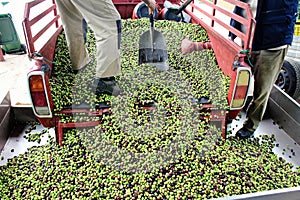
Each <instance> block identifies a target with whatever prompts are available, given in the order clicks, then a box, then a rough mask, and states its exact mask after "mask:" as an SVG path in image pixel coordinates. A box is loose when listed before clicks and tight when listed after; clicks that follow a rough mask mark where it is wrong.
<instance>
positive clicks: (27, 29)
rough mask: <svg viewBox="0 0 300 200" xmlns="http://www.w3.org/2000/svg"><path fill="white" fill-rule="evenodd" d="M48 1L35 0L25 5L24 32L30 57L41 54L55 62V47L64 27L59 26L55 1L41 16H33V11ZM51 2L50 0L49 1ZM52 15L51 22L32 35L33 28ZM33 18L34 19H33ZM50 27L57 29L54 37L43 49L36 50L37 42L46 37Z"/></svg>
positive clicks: (49, 38) (52, 0)
mask: <svg viewBox="0 0 300 200" xmlns="http://www.w3.org/2000/svg"><path fill="white" fill-rule="evenodd" d="M45 1H47V0H35V1H32V2H28V3H26V4H25V11H24V20H23V23H22V25H23V30H24V35H25V40H26V45H27V49H28V55H29V57H33V56H34V54H35V53H37V52H38V53H39V54H41V55H42V56H43V57H44V58H46V60H50V61H52V60H53V56H54V51H55V45H56V40H57V36H58V35H59V34H60V33H61V32H62V26H61V25H59V18H60V16H59V15H58V14H57V8H56V5H55V1H54V0H51V2H52V6H50V7H49V8H48V9H46V10H44V11H43V12H42V13H41V14H39V15H37V16H32V15H31V10H32V9H33V8H34V7H35V6H38V5H39V4H41V3H43V2H45ZM48 2H49V0H48ZM50 13H53V15H51V16H52V17H53V18H52V19H51V21H50V22H48V23H47V24H45V25H44V27H42V28H41V29H40V30H39V31H38V32H37V33H36V34H35V35H33V33H32V27H33V26H34V25H35V24H36V23H37V22H39V21H40V20H42V19H43V18H44V17H45V16H47V17H49V16H50V15H49V14H50ZM32 17H33V18H32ZM31 18H32V19H31ZM50 27H53V28H55V31H54V33H53V34H52V35H50V36H49V37H48V41H46V42H45V44H44V45H43V47H42V48H41V49H36V48H35V46H36V42H37V40H38V39H39V38H41V36H45V32H46V31H47V30H49V28H50ZM48 64H49V65H50V67H51V66H52V63H51V62H50V63H48Z"/></svg>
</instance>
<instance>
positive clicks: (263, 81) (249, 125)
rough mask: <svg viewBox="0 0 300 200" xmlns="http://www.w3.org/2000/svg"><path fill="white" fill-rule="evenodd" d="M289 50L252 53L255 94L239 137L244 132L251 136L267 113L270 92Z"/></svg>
mask: <svg viewBox="0 0 300 200" xmlns="http://www.w3.org/2000/svg"><path fill="white" fill-rule="evenodd" d="M286 52H287V49H281V50H274V51H273V50H272V51H271V50H262V51H255V52H252V55H251V60H252V63H253V65H254V92H253V100H252V102H251V103H250V105H249V107H248V109H247V114H246V120H245V122H244V125H243V128H242V130H240V131H238V132H237V134H238V136H241V135H243V133H241V132H242V131H244V132H247V131H248V134H246V137H248V136H250V135H249V134H252V133H254V131H255V130H256V129H257V127H258V125H259V123H260V121H261V120H262V118H263V115H264V113H265V110H266V107H267V103H268V99H269V95H270V92H271V90H272V88H273V85H274V83H275V81H276V79H277V77H278V74H279V72H280V70H281V67H282V63H283V60H284V57H285V55H286Z"/></svg>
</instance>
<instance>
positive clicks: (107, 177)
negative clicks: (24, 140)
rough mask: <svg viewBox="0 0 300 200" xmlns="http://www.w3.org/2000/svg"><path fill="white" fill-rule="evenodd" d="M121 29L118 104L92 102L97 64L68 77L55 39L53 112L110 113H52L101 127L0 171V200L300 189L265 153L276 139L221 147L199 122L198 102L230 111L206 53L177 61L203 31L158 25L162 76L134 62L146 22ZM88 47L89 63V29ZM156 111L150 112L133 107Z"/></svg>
mask: <svg viewBox="0 0 300 200" xmlns="http://www.w3.org/2000/svg"><path fill="white" fill-rule="evenodd" d="M122 22H123V29H122V30H123V33H122V42H121V44H122V46H121V58H122V75H121V76H120V77H118V78H117V80H118V82H119V83H120V86H121V88H122V90H123V91H122V93H121V95H120V96H118V97H112V96H109V95H102V96H101V97H100V98H96V96H95V95H94V94H93V93H92V90H91V89H90V86H89V83H90V82H92V79H93V72H94V68H93V66H95V60H94V59H92V61H91V63H90V65H89V66H87V67H86V68H85V70H84V71H83V72H80V74H77V75H76V76H75V75H74V74H73V73H72V72H71V67H70V59H69V57H68V51H67V46H66V43H65V38H64V34H63V33H62V34H61V35H60V36H59V39H58V43H57V48H56V53H55V56H56V57H55V63H56V67H55V68H54V70H55V71H53V75H52V77H51V92H52V95H53V100H54V103H55V109H56V111H60V110H62V109H63V108H65V107H70V105H73V106H74V105H78V106H79V105H82V104H87V105H89V108H90V110H91V111H94V110H95V109H96V107H95V105H96V104H100V103H101V102H106V103H109V104H110V106H111V112H107V113H105V114H104V115H103V116H102V117H101V119H100V118H99V116H98V117H95V118H94V117H91V116H86V115H85V114H84V113H78V114H74V115H72V116H66V115H63V114H58V113H57V116H60V117H61V120H62V122H71V121H72V122H81V121H87V120H101V124H100V125H99V126H96V127H90V128H88V127H85V128H77V129H66V130H65V134H64V140H63V144H64V145H63V146H62V147H59V145H58V144H57V143H56V141H55V139H54V138H51V137H50V136H49V138H50V139H49V141H48V143H47V144H46V145H44V146H39V147H37V146H35V147H32V148H30V149H29V150H28V151H27V152H26V153H25V154H21V155H19V156H17V157H14V158H12V159H10V160H9V161H8V163H7V164H6V165H4V166H0V197H1V198H2V199H29V198H30V199H162V200H163V199H178V200H179V199H210V198H218V197H225V196H231V195H238V194H245V193H252V192H258V191H266V190H273V189H279V188H287V187H294V186H299V185H300V170H299V169H296V170H293V165H292V164H290V163H287V162H286V161H285V160H284V159H282V158H281V157H278V156H277V155H276V154H274V153H273V152H272V149H273V147H274V146H275V145H276V141H275V137H274V136H267V135H264V136H260V137H258V138H252V139H249V140H238V139H236V138H234V137H231V136H229V137H228V138H227V139H226V140H223V139H221V136H220V133H219V131H218V128H217V127H215V126H214V125H213V124H210V123H209V122H208V121H206V120H203V119H202V118H201V117H199V116H202V115H204V114H205V113H201V112H202V109H201V106H202V105H201V102H200V103H199V101H198V100H199V99H201V98H202V97H207V98H208V99H209V100H210V101H211V102H212V103H213V104H214V106H215V108H217V109H223V110H224V111H226V109H227V107H226V106H227V105H226V103H225V102H226V93H227V88H228V86H227V85H228V79H227V78H226V77H224V76H223V75H222V73H221V71H220V70H219V69H218V67H217V65H216V63H215V58H214V54H213V51H211V50H208V51H201V52H194V53H192V54H190V55H181V53H180V42H181V40H182V39H183V38H184V37H189V38H190V39H192V40H195V41H199V40H201V41H206V40H208V37H207V35H206V32H205V30H203V29H202V28H201V27H199V26H197V25H193V24H183V23H175V22H171V21H158V22H156V23H155V24H156V28H157V29H158V30H159V31H161V32H163V34H164V35H165V37H166V40H167V44H168V55H169V58H168V63H169V65H170V70H169V71H167V72H163V73H162V72H158V71H156V70H155V68H153V67H151V66H148V65H147V64H143V65H138V64H137V56H138V38H139V34H141V33H143V32H144V31H146V30H147V28H148V27H149V24H148V21H147V20H123V21H122ZM172 32H173V33H172ZM87 41H88V43H87V46H88V48H89V51H90V54H91V57H92V58H93V57H95V55H93V54H94V53H95V40H94V39H93V33H92V31H89V32H88V40H87ZM217 80H219V81H217ZM216 83H218V84H216ZM153 104H154V105H155V106H154V107H155V109H154V110H146V109H140V108H141V107H143V106H145V105H153ZM180 140H183V142H179V141H180ZM102 141H106V142H107V143H105V144H103V143H102ZM174 141H177V142H174ZM108 144H110V145H108ZM99 147H100V148H99ZM114 147H115V148H114ZM170 147H172V148H170ZM116 149H121V150H124V152H125V154H123V153H124V152H121V151H120V152H118V151H117V150H116ZM126 152H127V154H126ZM155 152H164V154H167V155H163V156H161V155H160V154H152V153H155ZM138 155H142V156H140V157H139V156H138ZM149 155H150V156H149ZM153 155H157V156H156V157H155V156H153ZM168 155H169V156H168ZM147 156H149V157H147ZM295 156H297V155H295ZM127 157H129V159H127ZM144 157H145V158H144ZM132 158H136V159H137V160H138V159H140V160H138V161H141V162H135V161H136V160H134V159H132ZM160 158H162V161H163V163H162V162H160V160H159V159H160ZM112 160H113V161H112ZM156 161H157V162H156ZM155 163H156V164H157V163H158V165H155ZM118 164H119V165H118ZM149 166H151V167H150V168H149ZM147 167H148V168H147ZM138 169H142V170H138Z"/></svg>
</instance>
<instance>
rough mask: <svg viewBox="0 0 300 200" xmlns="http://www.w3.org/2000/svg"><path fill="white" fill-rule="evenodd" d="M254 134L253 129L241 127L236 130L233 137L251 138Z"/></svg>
mask: <svg viewBox="0 0 300 200" xmlns="http://www.w3.org/2000/svg"><path fill="white" fill-rule="evenodd" d="M253 136H254V131H249V130H248V129H246V128H244V127H243V128H241V129H240V130H238V131H237V132H236V134H235V137H237V138H240V139H247V138H251V137H253Z"/></svg>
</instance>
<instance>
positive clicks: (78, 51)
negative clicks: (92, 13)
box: [56, 0, 89, 70]
mask: <svg viewBox="0 0 300 200" xmlns="http://www.w3.org/2000/svg"><path fill="white" fill-rule="evenodd" d="M56 4H57V7H58V11H59V14H60V16H61V20H62V24H63V27H64V31H65V34H66V40H67V43H68V48H69V52H70V58H71V61H72V67H73V69H74V70H79V69H81V68H82V67H84V66H85V65H86V64H87V63H88V62H89V56H88V52H87V49H86V46H85V44H84V37H83V30H82V26H81V24H82V20H83V17H82V14H81V13H80V12H79V10H78V9H77V8H76V7H75V6H74V5H73V4H72V2H71V1H70V0H56Z"/></svg>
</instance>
